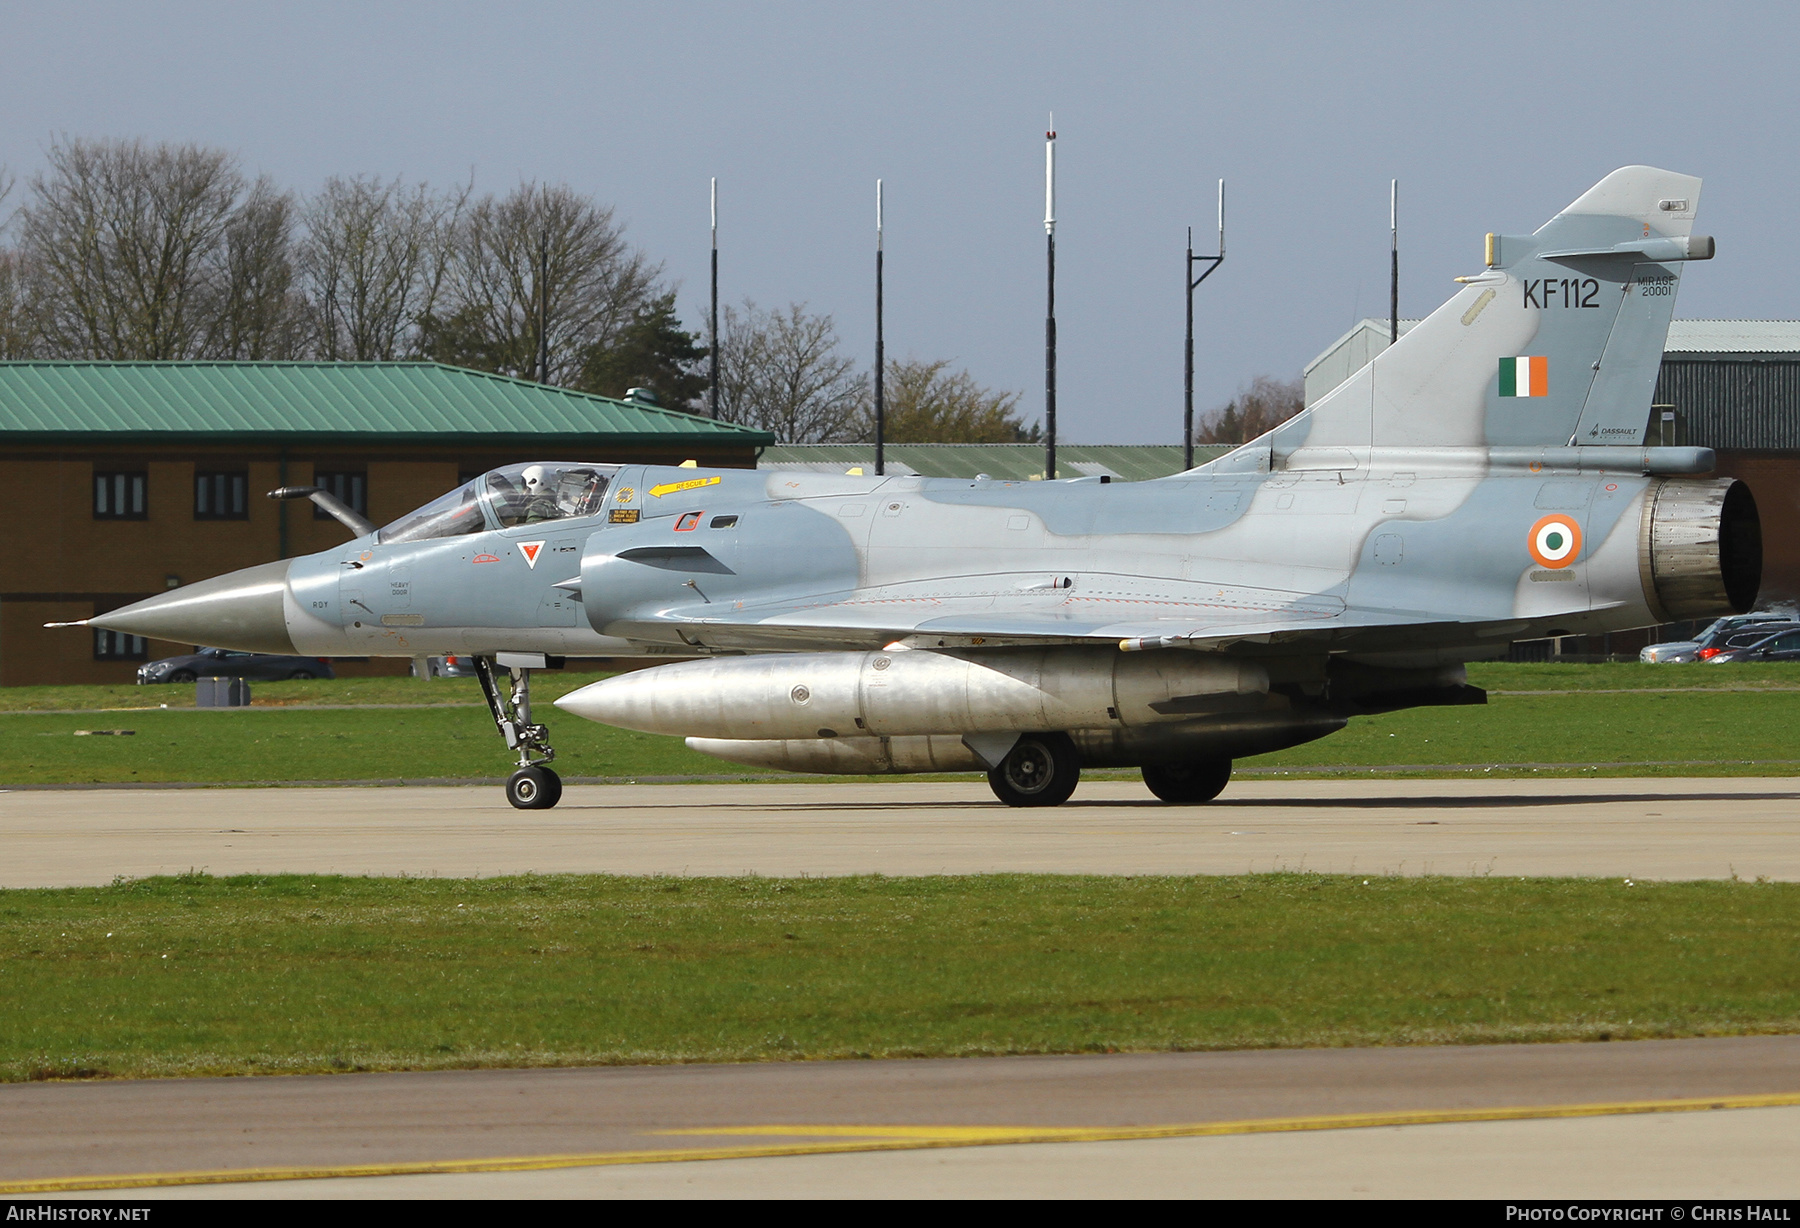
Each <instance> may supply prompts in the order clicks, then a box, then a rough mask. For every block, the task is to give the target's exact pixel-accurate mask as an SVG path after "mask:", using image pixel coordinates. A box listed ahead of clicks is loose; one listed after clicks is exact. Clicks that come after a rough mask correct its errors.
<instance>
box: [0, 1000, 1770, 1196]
mask: <svg viewBox="0 0 1800 1228" xmlns="http://www.w3.org/2000/svg"><path fill="white" fill-rule="evenodd" d="M0 1139H3V1140H5V1141H4V1144H0V1193H6V1194H12V1195H41V1194H52V1193H65V1194H76V1193H78V1192H80V1191H81V1190H82V1189H84V1188H85V1189H89V1190H92V1189H94V1188H96V1186H101V1187H109V1188H112V1189H130V1188H135V1189H138V1190H146V1191H147V1190H149V1189H150V1188H151V1187H152V1183H153V1182H155V1181H156V1180H157V1178H158V1176H159V1175H160V1176H161V1178H162V1179H163V1180H167V1181H171V1182H175V1183H176V1184H170V1185H167V1186H163V1187H162V1188H155V1189H154V1193H155V1194H156V1196H159V1197H167V1196H171V1195H182V1196H200V1197H209V1196H210V1197H218V1196H229V1197H244V1196H263V1197H281V1198H291V1197H300V1196H309V1195H311V1196H327V1197H332V1196H356V1197H370V1196H374V1197H381V1196H397V1197H418V1196H428V1195H444V1196H455V1197H481V1196H491V1197H518V1196H531V1195H540V1196H591V1195H607V1194H628V1195H655V1196H668V1195H680V1194H697V1195H720V1194H723V1195H731V1194H746V1195H757V1194H768V1195H775V1194H782V1195H790V1196H791V1195H795V1194H801V1193H804V1194H808V1195H814V1196H830V1195H843V1194H863V1195H868V1194H890V1195H901V1196H904V1195H909V1194H910V1195H919V1194H925V1193H931V1194H938V1195H942V1194H981V1193H985V1194H993V1195H1006V1194H1036V1195H1078V1194H1081V1195H1088V1196H1133V1195H1135V1196H1149V1195H1168V1194H1198V1195H1215V1196H1225V1195H1233V1196H1241V1195H1246V1194H1265V1195H1275V1194H1286V1195H1289V1196H1294V1195H1319V1196H1334V1197H1346V1196H1354V1195H1358V1194H1367V1195H1370V1196H1374V1197H1382V1196H1406V1195H1430V1196H1458V1195H1461V1196H1486V1197H1495V1196H1505V1195H1510V1196H1513V1197H1561V1196H1570V1197H1581V1196H1586V1197H1601V1196H1605V1197H1640V1198H1643V1197H1694V1196H1706V1195H1711V1196H1732V1197H1783V1196H1785V1197H1792V1196H1794V1195H1795V1194H1796V1193H1800V1165H1796V1164H1795V1163H1794V1160H1795V1158H1796V1157H1797V1156H1800V1037H1787V1036H1769V1037H1737V1038H1721V1039H1696V1040H1673V1041H1639V1042H1632V1043H1622V1044H1586V1045H1573V1044H1562V1045H1514V1046H1465V1047H1451V1048H1407V1049H1335V1050H1298V1051H1293V1050H1289V1051H1279V1050H1277V1051H1255V1052H1232V1053H1185V1054H1123V1055H1092V1056H1073V1057H1029V1058H998V1059H982V1060H954V1059H952V1060H932V1061H886V1062H824V1063H817V1062H794V1063H767V1064H758V1065H738V1066H664V1067H614V1068H590V1069H578V1070H488V1071H447V1072H431V1073H414V1074H366V1075H337V1076H316V1077H295V1078H265V1079H171V1080H161V1081H145V1082H130V1081H118V1082H96V1083H81V1084H27V1085H12V1086H5V1087H0ZM668 1161H684V1162H668ZM432 1168H437V1169H440V1170H445V1169H447V1170H448V1171H428V1170H430V1169H432ZM422 1170H427V1171H422ZM181 1174H186V1175H185V1176H182V1175H181ZM296 1174H298V1175H300V1176H302V1177H304V1176H305V1175H307V1174H312V1177H311V1179H300V1180H293V1179H273V1178H287V1177H291V1176H293V1175H296ZM133 1175H135V1176H133ZM109 1177H110V1178H113V1179H112V1180H105V1179H106V1178H109ZM121 1178H122V1179H121ZM244 1178H249V1180H244ZM213 1182H216V1183H217V1184H208V1183H213Z"/></svg>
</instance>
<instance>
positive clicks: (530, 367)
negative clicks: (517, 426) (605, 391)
mask: <svg viewBox="0 0 1800 1228" xmlns="http://www.w3.org/2000/svg"><path fill="white" fill-rule="evenodd" d="M456 234H457V240H456V251H455V256H454V260H453V264H452V267H451V270H450V275H449V285H448V286H447V288H446V297H447V298H448V299H449V300H450V301H449V302H446V303H445V304H444V305H443V308H442V309H440V310H439V311H438V312H436V313H434V314H433V317H432V319H431V321H430V322H429V326H428V329H427V336H426V337H425V338H424V339H423V345H424V348H425V349H426V351H427V352H428V353H430V354H431V355H432V356H433V357H437V358H441V359H443V360H445V361H449V362H458V363H461V364H463V365H466V366H474V367H480V368H483V369H486V370H490V371H499V372H502V373H504V374H508V375H515V376H521V377H525V378H534V377H535V378H544V379H546V380H547V382H549V383H554V384H566V385H567V384H574V383H576V382H577V381H578V380H579V379H580V378H581V374H582V370H583V368H584V366H585V365H586V364H587V363H588V362H589V361H590V359H591V357H592V355H593V354H594V353H595V352H596V351H597V350H604V349H605V348H607V347H609V346H611V345H613V344H615V343H616V341H617V340H618V338H619V337H620V335H621V334H622V333H623V332H624V330H625V329H626V328H627V327H628V326H630V324H631V323H632V321H633V320H634V319H636V318H637V315H638V312H639V310H640V309H641V308H643V307H645V306H647V305H648V304H649V303H650V302H651V301H652V300H653V299H654V298H655V297H656V291H657V288H658V287H657V279H658V278H659V277H660V276H661V275H662V267H661V266H660V265H657V264H653V263H652V262H651V261H650V260H649V258H648V257H646V256H645V255H644V254H643V253H642V252H640V251H638V250H637V249H636V248H634V247H632V246H631V245H630V244H629V243H627V242H626V240H625V227H624V226H623V224H621V223H619V222H617V221H615V220H614V218H613V211H612V210H611V209H610V208H607V207H605V206H602V205H598V204H596V203H595V202H594V201H593V200H591V199H590V198H588V197H586V196H582V195H581V194H580V193H578V192H576V191H574V190H573V189H572V188H569V187H567V186H566V185H558V186H555V187H546V186H542V185H539V184H534V183H527V184H521V185H520V186H519V187H518V188H516V189H514V190H513V191H512V192H511V193H509V194H508V195H506V196H505V197H503V198H498V199H496V198H495V197H493V196H487V197H483V198H482V199H481V200H478V201H476V202H475V203H474V204H472V205H470V206H469V207H468V209H467V210H466V212H465V215H464V217H463V219H462V222H461V224H460V225H459V226H458V227H457V231H456ZM540 266H541V267H540ZM540 296H541V299H540ZM540 309H542V313H543V315H544V317H545V318H546V320H547V325H548V327H547V328H546V329H544V330H543V331H544V333H545V347H544V348H545V350H546V351H547V357H548V364H547V370H546V371H545V372H542V373H539V372H538V370H537V363H538V352H539V351H538V342H539V332H540V329H539V315H540Z"/></svg>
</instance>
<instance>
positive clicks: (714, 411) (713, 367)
mask: <svg viewBox="0 0 1800 1228" xmlns="http://www.w3.org/2000/svg"><path fill="white" fill-rule="evenodd" d="M706 340H707V346H706V368H707V381H708V382H709V383H710V384H711V385H712V387H711V389H710V390H709V391H708V393H707V405H708V407H709V412H710V414H711V416H712V417H714V418H717V417H718V416H719V180H718V177H717V176H714V177H713V181H712V315H711V317H710V321H709V323H708V325H707V338H706Z"/></svg>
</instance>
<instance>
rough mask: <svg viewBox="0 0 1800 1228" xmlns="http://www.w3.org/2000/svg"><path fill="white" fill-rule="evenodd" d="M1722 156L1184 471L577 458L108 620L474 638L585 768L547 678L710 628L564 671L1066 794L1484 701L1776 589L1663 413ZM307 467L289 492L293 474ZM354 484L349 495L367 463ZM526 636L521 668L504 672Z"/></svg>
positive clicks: (1550, 234) (125, 625) (180, 633)
mask: <svg viewBox="0 0 1800 1228" xmlns="http://www.w3.org/2000/svg"><path fill="white" fill-rule="evenodd" d="M1699 197H1700V181H1699V180H1698V179H1695V178H1692V177H1689V176H1686V175H1678V174H1674V173H1672V172H1669V171H1662V170H1656V169H1653V168H1650V167H1643V166H1633V167H1626V168H1624V169H1622V170H1618V171H1615V172H1613V173H1612V174H1611V175H1608V176H1607V177H1606V178H1605V179H1603V180H1602V181H1601V182H1600V183H1599V184H1597V185H1596V186H1595V187H1593V188H1592V189H1591V190H1589V191H1588V192H1586V193H1584V194H1583V195H1582V196H1581V197H1580V198H1579V199H1577V200H1576V201H1575V202H1574V203H1573V204H1571V205H1570V206H1569V207H1568V208H1567V209H1565V210H1563V211H1562V212H1561V213H1559V214H1557V215H1556V216H1555V217H1554V218H1552V219H1551V220H1550V221H1549V222H1547V223H1546V224H1545V225H1544V226H1542V227H1540V228H1539V229H1538V230H1537V231H1536V232H1534V233H1532V234H1530V235H1516V236H1515V235H1490V236H1488V241H1487V260H1486V267H1485V269H1483V270H1482V271H1480V272H1478V273H1475V274H1474V275H1472V276H1468V277H1462V278H1458V281H1460V282H1461V283H1462V288H1461V289H1460V290H1459V291H1457V293H1456V294H1455V295H1454V297H1452V298H1451V299H1450V301H1449V302H1448V303H1446V304H1445V305H1444V306H1442V307H1440V308H1439V309H1438V310H1437V311H1436V312H1434V313H1433V314H1432V315H1431V316H1430V317H1429V318H1428V319H1426V320H1425V321H1423V322H1422V323H1420V324H1419V325H1417V326H1416V327H1414V328H1413V330H1412V331H1411V332H1409V333H1407V334H1406V336H1404V337H1402V338H1400V340H1399V341H1398V343H1397V344H1395V345H1393V346H1391V347H1390V348H1388V349H1387V350H1385V351H1384V352H1382V353H1381V354H1380V355H1379V356H1378V357H1376V359H1375V360H1374V361H1373V362H1371V363H1369V364H1368V365H1367V366H1365V367H1364V368H1363V369H1362V370H1361V371H1359V372H1358V373H1357V374H1356V375H1354V376H1352V377H1351V378H1350V379H1349V380H1348V381H1347V382H1345V383H1344V384H1343V385H1341V386H1340V387H1339V388H1337V389H1336V390H1335V391H1333V392H1332V393H1330V394H1329V395H1327V396H1325V397H1324V398H1322V399H1321V400H1319V401H1318V402H1317V403H1316V404H1314V405H1312V406H1311V407H1310V408H1308V409H1307V410H1305V411H1304V412H1302V413H1301V414H1300V415H1299V416H1297V417H1295V418H1293V419H1291V420H1290V421H1288V422H1287V423H1285V424H1283V425H1282V426H1280V427H1278V428H1276V429H1275V430H1274V431H1272V432H1270V433H1269V434H1267V435H1264V436H1263V437H1261V438H1260V439H1257V440H1255V441H1254V442H1251V443H1248V444H1245V445H1243V446H1242V447H1239V448H1237V449H1236V450H1234V451H1232V452H1231V453H1229V454H1227V455H1226V456H1223V457H1221V458H1220V459H1218V460H1215V461H1213V462H1211V463H1210V464H1206V465H1202V466H1200V467H1199V468H1197V469H1194V470H1191V471H1189V472H1185V473H1180V474H1177V475H1175V476H1173V477H1169V478H1163V479H1159V480H1156V481H1147V482H1134V483H1121V482H1110V483H1109V482H1107V481H1106V480H1105V479H1104V478H1098V479H1096V478H1077V479H1074V480H1071V481H1044V482H1029V483H1027V482H1005V481H990V480H985V479H981V478H977V479H975V480H973V481H963V480H948V479H924V478H919V477H886V478H882V477H862V476H849V475H847V476H842V477H830V476H821V475H817V474H810V473H787V472H750V471H742V470H729V471H720V472H709V471H702V470H697V469H690V468H658V467H654V466H635V465H633V466H616V465H604V464H586V465H580V464H568V463H548V462H546V463H543V464H536V465H525V466H513V467H510V468H505V469H498V470H495V471H493V472H492V473H489V474H487V475H485V476H483V477H481V478H479V479H477V480H475V481H473V482H470V483H469V484H467V485H466V486H463V487H461V488H459V489H457V490H454V491H452V492H450V493H449V494H447V495H444V496H443V497H442V498H440V499H438V500H437V501H436V502H434V503H431V504H429V505H427V506H425V507H423V508H421V509H419V510H418V511H417V512H415V513H413V514H412V515H410V516H406V517H403V518H402V519H400V520H398V521H395V522H394V523H393V524H390V525H388V526H386V527H385V528H382V529H380V530H378V531H377V530H374V529H373V527H372V526H369V525H367V524H364V523H362V522H360V521H359V520H357V519H356V518H355V517H354V515H353V514H351V513H349V512H348V511H347V509H342V508H341V507H339V508H338V511H339V512H340V513H341V515H340V518H341V519H345V520H346V522H347V523H349V524H350V525H351V527H352V529H353V531H355V533H356V538H355V540H353V541H351V542H349V543H348V544H347V545H344V546H342V547H339V548H337V549H335V550H327V551H323V552H321V553H319V554H315V555H311V556H308V557H305V558H298V559H294V560H291V561H282V562H276V563H268V564H265V565H263V566H260V567H252V568H249V569H246V570H244V571H239V572H234V573H232V574H230V575H226V576H222V577H219V578H217V579H214V580H209V581H205V582H202V583H200V584H195V585H193V586H191V587H189V588H185V589H178V590H175V591H173V592H170V593H167V594H163V595H159V596H156V597H152V598H150V599H148V600H146V601H141V602H139V603H137V604H136V605H131V606H127V607H125V608H123V609H119V610H114V611H112V612H110V613H107V614H104V615H101V616H99V617H96V618H95V619H93V620H92V624H93V625H94V626H97V627H104V628H110V629H113V630H117V631H124V632H128V633H131V634H134V635H143V636H152V637H156V638H160V639H168V640H182V641H187V642H190V643H208V644H220V645H224V646H226V647H231V648H241V649H249V650H255V651H263V652H282V653H305V654H308V655H316V656H333V655H358V656H362V655H390V656H419V655H424V654H436V653H450V652H454V653H458V654H472V655H474V656H475V657H476V659H477V666H478V670H479V673H480V677H481V682H482V687H483V689H484V691H485V693H486V695H487V699H488V703H489V706H490V709H491V711H492V713H493V717H494V720H495V722H496V724H497V725H498V726H499V728H500V731H501V733H502V734H503V735H504V737H505V739H506V742H507V745H508V746H509V747H511V748H513V749H514V750H516V751H517V754H518V763H519V768H518V771H517V772H516V773H515V774H514V775H513V777H512V780H511V782H510V783H509V785H508V788H507V796H508V798H509V799H510V800H511V802H512V803H513V805H515V806H519V807H525V808H537V807H544V806H550V805H554V804H555V802H556V799H557V797H558V796H559V794H560V792H561V783H560V781H559V780H558V778H557V776H556V774H555V773H554V772H553V771H552V770H551V769H550V768H549V767H548V766H546V765H547V764H548V763H549V761H550V759H551V758H552V755H553V752H552V750H551V748H550V745H549V740H548V735H547V733H546V731H545V729H544V727H543V726H542V725H539V724H535V723H533V721H532V714H531V707H530V689H529V687H530V678H531V672H532V670H533V669H536V668H543V667H545V666H547V665H551V664H554V663H555V662H554V661H553V658H555V657H565V656H607V657H616V656H626V655H630V654H640V655H653V656H654V655H661V656H664V657H669V656H680V657H688V658H697V659H689V660H682V661H678V662H673V663H665V664H662V665H659V666H657V667H656V668H653V669H646V670H639V671H635V672H631V673H626V674H621V675H618V676H615V677H611V678H607V679H605V680H603V681H600V682H596V683H594V684H592V685H590V686H586V687H583V688H581V689H579V690H576V691H574V692H572V693H570V694H568V695H565V696H563V697H562V698H561V699H559V700H557V701H556V702H557V706H558V707H561V708H563V709H565V710H566V711H568V712H571V713H574V714H576V715H578V716H583V717H587V718H588V719H591V720H595V721H601V722H604V723H606V724H611V725H618V726H623V727H625V728H628V729H636V730H644V731H648V732H653V733H661V734H675V735H680V736H684V737H686V738H687V739H688V745H690V746H692V747H693V748H694V749H696V750H699V751H703V752H705V753H707V754H711V755H717V756H719V757H721V758H724V759H728V760H734V761H736V762H740V763H748V764H759V765H767V766H774V767H781V768H788V769H791V770H795V771H802V772H836V773H890V772H924V771H935V772H941V771H955V770H971V769H973V770H980V769H985V770H986V771H987V773H988V779H989V781H990V783H991V784H992V786H993V789H994V792H995V793H996V794H997V795H998V796H999V797H1000V799H1001V800H1002V801H1005V802H1007V803H1009V804H1011V805H1016V806H1032V805H1056V804H1059V803H1061V802H1062V801H1064V800H1065V799H1067V798H1068V797H1069V795H1070V793H1071V791H1072V790H1073V789H1074V788H1075V784H1076V780H1077V778H1078V776H1079V774H1080V771H1081V768H1082V767H1083V766H1092V765H1103V766H1107V767H1113V766H1132V767H1138V768H1141V769H1142V771H1143V776H1144V781H1145V783H1146V784H1147V785H1148V786H1149V787H1150V789H1151V791H1152V792H1153V793H1155V794H1156V795H1157V796H1158V797H1160V798H1162V799H1163V800H1164V801H1168V802H1174V803H1194V802H1204V801H1209V800H1211V799H1212V798H1213V797H1215V796H1217V795H1218V793H1219V791H1220V790H1221V789H1222V788H1223V787H1224V786H1225V783H1226V781H1227V780H1228V779H1229V777H1230V774H1231V766H1232V761H1233V760H1234V759H1239V758H1242V757H1244V756H1246V755H1256V754H1261V753H1264V752H1267V751H1273V750H1277V749H1280V748H1283V747H1288V746H1294V745H1297V744H1299V743H1302V742H1306V741H1309V740H1311V739H1314V738H1319V737H1323V736H1324V735H1326V734H1328V733H1331V732H1332V731H1334V730H1337V729H1340V728H1342V727H1343V726H1344V725H1345V723H1346V722H1347V721H1348V719H1349V718H1350V717H1351V716H1355V715H1359V714H1367V713H1378V712H1388V711H1393V710H1395V709H1400V708H1408V707H1416V706H1421V705H1433V704H1471V703H1482V702H1484V700H1485V698H1486V696H1485V694H1484V692H1482V691H1481V690H1479V689H1477V688H1475V687H1471V686H1469V685H1468V684H1467V682H1466V676H1465V672H1464V664H1465V663H1466V662H1468V661H1472V660H1480V659H1484V658H1492V657H1495V656H1499V655H1501V654H1503V653H1504V652H1505V651H1506V647H1507V645H1508V644H1509V643H1510V642H1511V641H1513V640H1516V639H1529V638H1536V637H1543V636H1560V635H1570V634H1598V633H1601V632H1607V631H1619V630H1625V629H1627V628H1632V627H1641V626H1646V625H1649V624H1653V623H1658V622H1664V621H1669V620H1672V619H1685V618H1701V617H1706V616H1709V615H1715V614H1725V613H1729V612H1732V611H1740V612H1741V611H1744V610H1748V609H1749V608H1750V607H1751V605H1752V603H1753V602H1754V600H1755V597H1756V591H1757V587H1758V584H1759V582H1760V578H1761V569H1762V547H1761V538H1760V525H1759V521H1758V518H1757V511H1756V504H1755V501H1754V500H1753V499H1752V497H1751V494H1750V491H1749V490H1748V489H1747V488H1746V487H1745V486H1744V485H1743V484H1742V483H1741V482H1737V481H1733V480H1730V479H1723V478H1721V479H1709V478H1707V477H1705V476H1703V475H1705V474H1707V473H1708V472H1709V471H1710V470H1711V469H1712V466H1713V455H1712V453H1711V451H1709V450H1707V449H1704V448H1679V447H1645V446H1643V441H1644V438H1645V430H1646V425H1647V422H1648V418H1649V412H1650V401H1651V397H1652V393H1653V389H1654V387H1655V383H1656V377H1657V371H1658V368H1659V365H1660V362H1661V359H1662V350H1663V344H1664V340H1665V336H1666V333H1667V330H1668V326H1669V320H1670V316H1671V315H1672V313H1673V309H1674V301H1675V289H1676V284H1677V282H1678V280H1679V279H1680V276H1681V269H1682V263H1683V262H1684V261H1688V260H1704V259H1707V258H1709V257H1711V255H1712V254H1713V242H1712V240H1711V239H1709V238H1706V237H1704V236H1700V235H1694V234H1692V233H1691V230H1692V225H1693V218H1694V212H1695V207H1696V206H1697V205H1698V204H1699ZM277 493H283V492H277ZM313 497H314V498H315V500H317V501H320V502H323V503H326V504H330V503H331V502H332V501H331V500H329V498H328V497H325V496H321V495H319V494H315V495H314V496H313ZM503 674H509V675H510V677H505V676H503Z"/></svg>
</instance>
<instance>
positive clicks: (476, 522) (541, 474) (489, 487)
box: [377, 461, 619, 546]
mask: <svg viewBox="0 0 1800 1228" xmlns="http://www.w3.org/2000/svg"><path fill="white" fill-rule="evenodd" d="M618 470H619V466H617V465H588V464H578V463H575V462H570V461H531V462H528V463H526V464H521V465H505V466H503V467H501V468H499V469H490V470H489V471H488V472H486V473H484V474H482V475H481V476H480V477H478V478H476V479H475V480H474V481H472V482H465V483H463V484H462V485H461V486H458V487H457V488H456V489H455V490H453V491H451V492H450V493H449V494H447V495H440V496H439V497H438V498H436V499H433V500H432V501H431V502H430V503H427V504H426V505H425V506H424V507H422V508H420V509H418V510H417V511H415V512H410V513H408V514H407V515H405V516H402V517H401V518H400V519H398V520H396V521H394V522H393V523H392V524H390V525H388V526H387V527H385V528H383V529H382V530H381V532H380V534H379V536H378V538H377V540H378V541H380V542H381V544H382V545H384V546H385V545H392V544H393V543H395V542H416V541H424V540H426V539H427V538H432V537H460V536H462V535H463V534H465V533H481V532H485V531H486V530H488V529H510V528H513V527H514V526H516V525H528V524H538V523H541V522H543V521H547V520H572V519H575V518H578V517H581V516H592V515H594V514H595V513H597V512H598V511H599V510H600V504H601V502H602V501H603V500H604V499H605V498H606V486H607V483H608V482H610V481H611V480H612V476H613V474H615V473H617V472H618Z"/></svg>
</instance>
